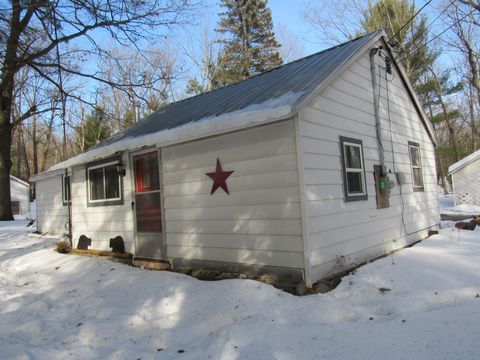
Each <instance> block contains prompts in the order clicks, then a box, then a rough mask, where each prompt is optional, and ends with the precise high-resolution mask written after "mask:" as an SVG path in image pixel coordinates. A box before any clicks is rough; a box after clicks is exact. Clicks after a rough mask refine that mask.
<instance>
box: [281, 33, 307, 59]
mask: <svg viewBox="0 0 480 360" xmlns="http://www.w3.org/2000/svg"><path fill="white" fill-rule="evenodd" d="M276 34H277V38H278V42H279V43H280V44H281V45H282V46H281V47H280V49H279V51H280V55H282V59H283V61H284V62H286V63H287V62H291V61H294V60H297V59H299V58H301V57H303V56H304V54H305V49H304V47H303V45H302V42H301V40H300V38H299V37H298V36H297V35H296V34H295V33H293V32H292V31H291V30H290V29H288V27H287V26H285V25H283V24H280V25H278V27H277V30H276Z"/></svg>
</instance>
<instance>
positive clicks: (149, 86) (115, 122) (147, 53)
mask: <svg viewBox="0 0 480 360" xmlns="http://www.w3.org/2000/svg"><path fill="white" fill-rule="evenodd" d="M111 53H112V54H113V55H114V56H113V57H110V58H108V61H107V62H106V63H105V64H104V66H103V68H102V72H103V73H104V74H105V78H106V79H107V80H108V82H109V84H103V85H102V86H101V87H100V89H99V90H98V98H97V102H99V103H101V106H102V108H103V109H104V111H105V112H106V114H107V115H109V117H110V118H111V120H112V121H111V124H110V127H111V130H112V131H113V132H115V131H119V130H124V129H125V128H126V127H128V126H129V125H131V124H132V123H133V122H134V121H135V118H136V117H137V116H140V115H149V114H151V113H152V112H154V111H156V110H159V109H160V108H161V107H162V106H165V105H166V104H168V103H169V102H171V101H173V100H174V97H173V94H172V83H173V82H175V80H176V78H177V77H178V74H179V71H180V70H179V69H177V66H176V59H175V57H174V56H173V54H172V51H171V50H170V48H169V46H168V45H167V44H166V43H164V45H163V46H161V47H160V46H151V47H149V48H147V49H144V50H143V52H142V53H141V54H139V53H138V52H135V51H132V50H131V49H128V48H125V47H123V48H115V49H112V50H111ZM138 82H142V83H143V86H142V87H141V88H140V87H133V86H131V87H127V88H126V89H119V88H118V87H116V86H112V85H111V84H118V83H124V84H135V83H138ZM136 112H138V113H136ZM140 113H141V114H140Z"/></svg>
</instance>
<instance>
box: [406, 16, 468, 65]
mask: <svg viewBox="0 0 480 360" xmlns="http://www.w3.org/2000/svg"><path fill="white" fill-rule="evenodd" d="M475 11H476V9H473V10H472V11H470V12H469V13H468V14H467V15H465V16H463V17H462V18H461V19H458V20H457V21H455V22H454V23H453V24H452V25H450V26H449V27H447V28H446V29H444V30H443V31H442V32H441V33H440V34H437V35H435V36H434V37H433V38H431V39H430V40H428V41H427V42H426V43H425V44H423V45H422V46H420V47H417V50H415V51H414V52H412V53H410V54H407V55H405V56H404V57H403V58H401V59H400V60H399V61H400V62H403V61H404V60H406V59H407V58H408V57H409V56H413V55H415V54H417V53H418V52H419V51H420V50H422V49H423V48H424V47H426V46H427V45H428V44H430V43H431V42H432V41H434V40H436V39H438V38H439V37H440V36H442V35H443V34H445V33H446V32H447V31H448V30H450V29H451V28H452V27H454V26H455V25H457V24H458V23H460V21H463V20H464V19H466V18H467V17H469V16H470V15H472V14H473V13H474V12H475Z"/></svg>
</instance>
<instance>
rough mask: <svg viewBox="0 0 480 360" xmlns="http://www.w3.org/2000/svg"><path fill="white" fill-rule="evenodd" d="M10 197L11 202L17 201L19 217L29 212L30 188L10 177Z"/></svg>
mask: <svg viewBox="0 0 480 360" xmlns="http://www.w3.org/2000/svg"><path fill="white" fill-rule="evenodd" d="M10 196H11V200H12V201H18V205H19V215H25V214H27V213H28V212H29V211H30V186H29V185H28V184H26V183H24V182H23V181H21V180H17V179H16V178H15V177H13V176H11V177H10Z"/></svg>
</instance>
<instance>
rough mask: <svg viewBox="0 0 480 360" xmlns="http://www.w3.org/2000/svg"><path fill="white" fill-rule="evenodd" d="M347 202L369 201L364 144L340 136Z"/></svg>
mask: <svg viewBox="0 0 480 360" xmlns="http://www.w3.org/2000/svg"><path fill="white" fill-rule="evenodd" d="M340 144H341V149H340V150H341V155H342V170H343V190H344V194H345V201H359V200H367V199H368V195H367V189H366V183H365V166H364V162H363V148H362V142H361V141H360V140H356V139H350V138H346V137H343V136H340Z"/></svg>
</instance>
